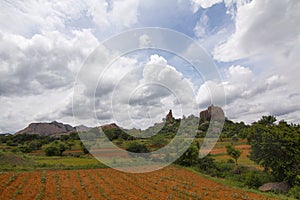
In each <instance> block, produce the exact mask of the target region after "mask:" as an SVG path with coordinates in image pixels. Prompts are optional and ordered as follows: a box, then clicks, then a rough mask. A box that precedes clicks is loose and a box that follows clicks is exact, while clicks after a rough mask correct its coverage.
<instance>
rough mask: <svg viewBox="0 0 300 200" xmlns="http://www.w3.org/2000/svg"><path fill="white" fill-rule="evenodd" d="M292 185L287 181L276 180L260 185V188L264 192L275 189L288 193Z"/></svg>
mask: <svg viewBox="0 0 300 200" xmlns="http://www.w3.org/2000/svg"><path fill="white" fill-rule="evenodd" d="M290 188H291V186H290V185H289V184H288V183H286V182H274V183H265V184H263V185H262V186H260V187H259V188H258V189H259V190H260V191H262V192H268V191H274V192H282V193H287V192H288V191H289V189H290Z"/></svg>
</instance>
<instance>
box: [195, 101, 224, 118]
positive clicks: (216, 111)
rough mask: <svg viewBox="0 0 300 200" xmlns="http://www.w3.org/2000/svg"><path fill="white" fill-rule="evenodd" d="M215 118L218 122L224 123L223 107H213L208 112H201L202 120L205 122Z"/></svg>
mask: <svg viewBox="0 0 300 200" xmlns="http://www.w3.org/2000/svg"><path fill="white" fill-rule="evenodd" d="M211 118H213V119H214V120H216V121H223V120H224V119H225V115H224V111H223V110H222V108H221V107H218V106H214V105H211V106H209V107H208V108H207V110H203V111H201V112H200V119H201V120H203V121H210V120H211Z"/></svg>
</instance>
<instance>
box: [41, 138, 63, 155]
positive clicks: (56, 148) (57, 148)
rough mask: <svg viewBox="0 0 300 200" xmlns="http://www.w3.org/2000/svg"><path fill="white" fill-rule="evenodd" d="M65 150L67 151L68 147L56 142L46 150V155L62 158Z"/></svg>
mask: <svg viewBox="0 0 300 200" xmlns="http://www.w3.org/2000/svg"><path fill="white" fill-rule="evenodd" d="M65 150H67V146H66V145H65V144H64V143H62V142H59V141H57V140H56V141H54V142H53V143H51V144H50V146H48V147H46V148H45V153H46V155H47V156H62V153H63V152H64V151H65Z"/></svg>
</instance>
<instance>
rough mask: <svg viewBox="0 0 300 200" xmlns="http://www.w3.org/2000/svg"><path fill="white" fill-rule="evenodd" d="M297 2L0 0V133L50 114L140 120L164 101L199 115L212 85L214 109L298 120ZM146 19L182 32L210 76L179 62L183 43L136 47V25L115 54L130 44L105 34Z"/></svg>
mask: <svg viewBox="0 0 300 200" xmlns="http://www.w3.org/2000/svg"><path fill="white" fill-rule="evenodd" d="M299 10H300V1H299V0H272V1H271V0H252V1H251V0H185V1H183V0H177V1H176V0H161V1H156V0H143V1H141V0H69V1H61V0H41V1H35V0H28V1H22V0H16V1H9V0H3V1H1V3H0V110H1V115H0V121H1V124H0V133H6V132H9V133H14V132H16V131H18V130H20V129H23V128H24V127H26V126H27V125H28V124H29V123H31V122H51V121H54V120H56V121H61V122H64V123H69V124H71V125H73V126H75V125H80V124H85V125H88V126H96V125H99V124H106V123H111V122H116V123H117V124H119V125H121V126H122V127H125V128H131V127H137V128H146V127H148V126H149V125H151V124H153V123H156V122H160V121H161V119H162V118H163V117H164V116H165V115H166V114H167V113H168V110H169V109H172V110H173V113H174V115H175V116H176V117H181V116H183V115H185V116H188V115H190V114H194V115H199V112H200V111H201V109H205V108H207V107H208V106H209V105H210V104H211V103H212V102H213V101H212V99H218V98H221V97H222V93H224V94H225V103H223V104H222V105H220V106H222V108H223V109H224V111H225V113H226V116H227V117H228V118H229V119H231V120H233V121H237V122H238V121H244V122H246V123H252V122H254V121H256V120H258V119H259V118H260V117H261V116H262V115H274V116H276V117H277V119H279V120H281V119H284V120H286V121H288V122H290V123H299V122H300V89H299V85H300V79H299V74H300V73H299V72H300V68H299V67H300V64H299V63H300V57H299V55H300V12H299ZM145 27H148V28H149V27H156V28H162V30H169V31H174V32H175V33H177V34H179V35H180V34H184V35H185V36H186V37H188V38H190V39H192V40H193V41H194V43H195V44H197V45H199V46H201V47H202V48H203V50H204V51H203V52H202V53H201V55H200V57H201V56H204V57H205V56H206V58H209V59H210V60H211V61H212V62H213V63H214V67H215V69H212V68H211V70H216V71H217V73H218V75H219V79H218V80H217V79H213V78H211V77H205V76H201V73H200V74H199V73H198V72H197V70H195V68H193V65H192V64H191V63H190V62H189V60H186V59H185V58H190V56H191V54H193V53H194V54H195V50H194V49H193V48H192V45H191V46H189V47H187V48H185V49H182V50H183V54H182V55H185V56H186V57H180V56H179V55H177V54H174V52H171V51H164V50H159V49H146V48H144V49H143V47H145V46H147V45H150V44H151V40H152V39H153V38H151V34H147V32H145V34H143V35H140V36H139V37H138V38H137V40H138V41H139V45H140V49H137V50H135V51H132V52H128V53H126V54H124V55H119V56H118V57H117V59H115V58H116V55H118V53H119V52H118V51H117V49H118V48H120V49H121V47H124V48H125V47H126V45H128V46H130V44H129V43H130V42H129V41H126V38H125V39H123V40H120V41H119V42H118V43H114V42H113V41H116V40H114V39H115V38H116V37H117V36H118V35H120V34H121V35H122V34H123V33H124V32H126V31H127V32H128V31H131V30H134V29H143V28H145ZM125 35H126V34H125ZM129 37H130V36H129ZM165 40H166V41H169V43H173V46H174V48H179V47H181V46H182V45H181V43H178V41H176V39H173V40H172V38H171V37H170V38H162V40H161V41H162V43H164V42H166V41H165ZM107 41H109V42H110V43H109V44H110V45H111V46H112V47H115V49H108V48H107V46H105V45H104V43H105V42H106V43H108V42H107ZM120 46H121V47H120ZM95 52H96V53H95ZM97 53H98V54H97ZM93 55H94V58H95V60H97V62H98V65H97V66H94V65H93V64H91V63H90V62H89V61H90V60H92V58H93ZM95 55H97V56H95ZM99 56H103V57H99ZM206 58H205V59H206ZM101 59H102V60H101ZM106 59H107V60H108V61H110V62H111V64H110V65H109V66H108V68H105V70H104V63H105V62H104V61H105V60H106ZM201 59H202V57H201ZM203 59H204V58H203ZM205 59H204V60H205ZM206 64H207V63H206ZM99 65H100V66H101V67H99ZM207 65H209V64H207ZM105 66H106V65H105ZM106 67H107V66H106ZM100 72H103V73H104V74H102V75H101V76H100V74H99V73H100ZM202 75H203V74H202ZM204 75H205V73H204ZM216 102H218V101H216ZM89 108H92V109H89ZM74 111H75V116H74ZM94 116H96V118H95V117H94Z"/></svg>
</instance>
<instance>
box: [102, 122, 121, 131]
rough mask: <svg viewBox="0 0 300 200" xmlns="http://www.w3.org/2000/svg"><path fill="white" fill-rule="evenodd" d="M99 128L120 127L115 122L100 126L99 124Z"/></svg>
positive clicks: (105, 129)
mask: <svg viewBox="0 0 300 200" xmlns="http://www.w3.org/2000/svg"><path fill="white" fill-rule="evenodd" d="M100 128H101V129H102V130H103V131H107V130H110V129H121V128H120V127H119V126H118V125H117V124H115V123H112V124H106V125H102V126H100Z"/></svg>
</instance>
